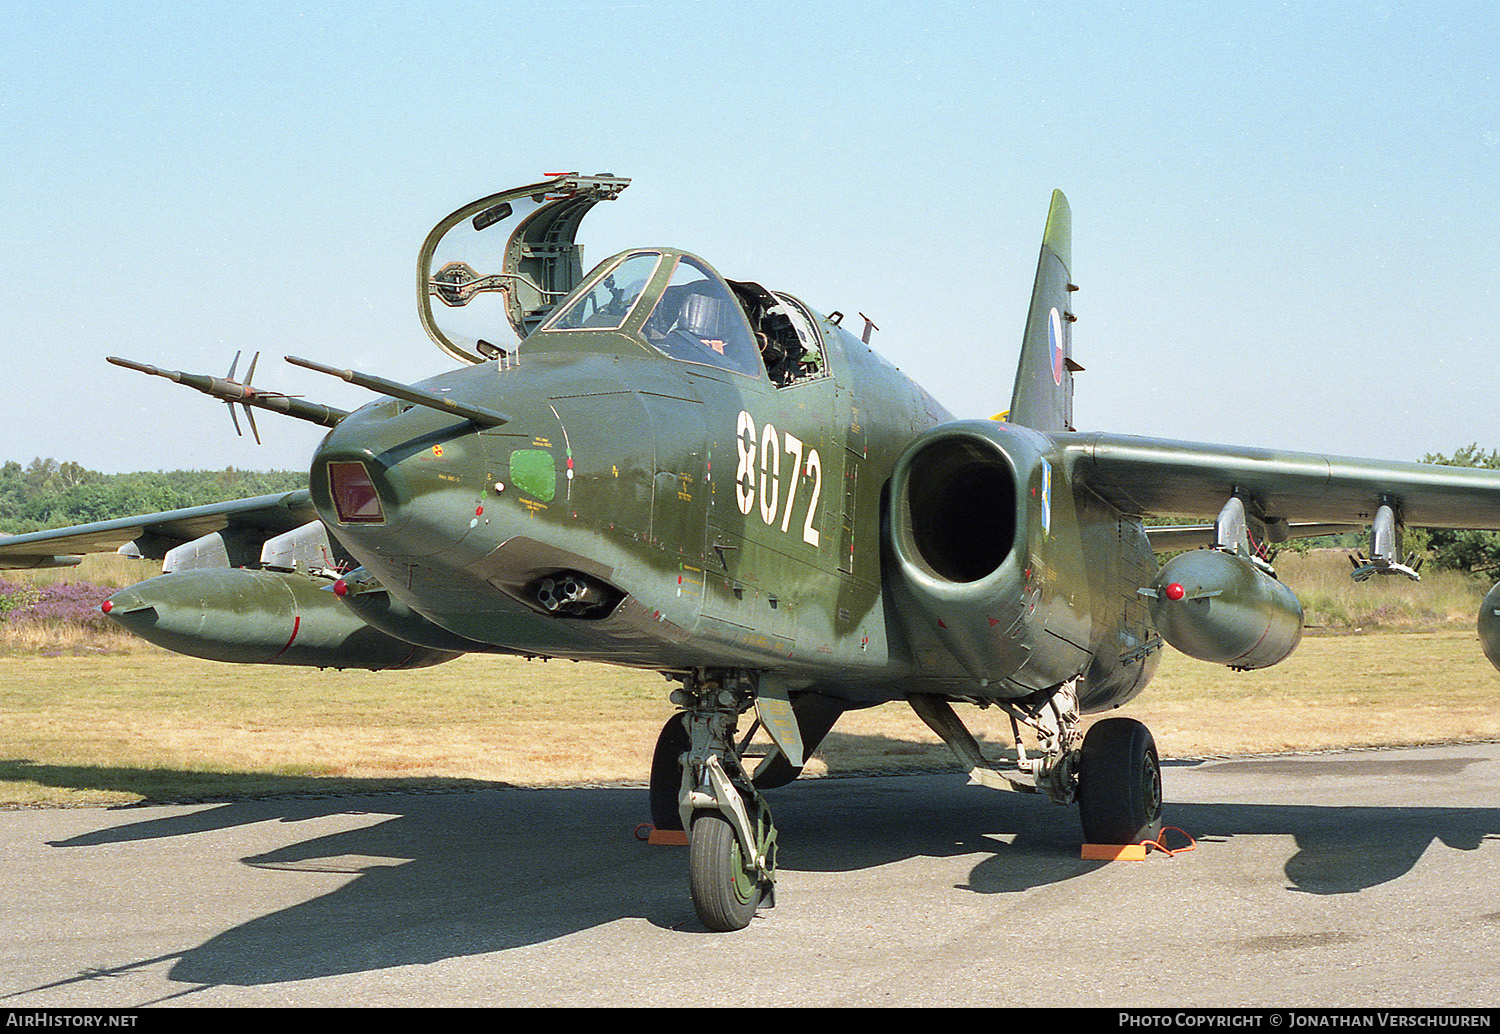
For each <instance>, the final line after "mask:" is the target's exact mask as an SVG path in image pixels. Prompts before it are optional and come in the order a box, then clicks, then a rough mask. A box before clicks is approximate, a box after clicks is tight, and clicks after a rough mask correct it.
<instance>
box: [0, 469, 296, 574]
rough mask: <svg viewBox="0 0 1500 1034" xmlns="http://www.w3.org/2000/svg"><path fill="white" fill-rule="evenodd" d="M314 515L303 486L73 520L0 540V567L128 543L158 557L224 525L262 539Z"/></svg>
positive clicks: (49, 562)
mask: <svg viewBox="0 0 1500 1034" xmlns="http://www.w3.org/2000/svg"><path fill="white" fill-rule="evenodd" d="M317 519H318V514H317V511H316V510H314V509H313V505H312V500H311V499H310V498H309V496H308V493H307V490H306V489H299V490H297V491H295V492H278V493H275V494H272V495H261V496H254V497H252V498H250V499H236V500H234V501H232V502H227V503H209V504H207V505H205V506H189V507H185V508H183V509H181V510H167V511H165V512H162V513H149V514H143V515H141V516H139V517H121V518H119V519H117V520H112V521H96V522H94V523H93V524H77V525H74V526H73V527H71V528H54V529H52V530H50V531H34V532H31V533H30V534H27V535H12V536H9V537H7V538H0V569H16V568H25V567H67V566H71V565H72V564H76V563H78V557H77V554H80V553H103V552H108V551H111V550H117V549H119V548H120V547H121V546H124V545H127V544H129V543H131V542H135V543H137V544H138V545H139V546H140V547H141V552H142V555H145V556H153V557H157V558H160V557H161V556H163V555H164V554H165V552H166V550H168V549H171V548H173V547H175V546H179V545H182V544H184V543H187V542H191V541H193V540H194V539H198V538H201V537H203V536H204V535H209V534H212V533H214V532H221V531H225V530H229V529H244V530H245V531H247V532H252V533H253V534H254V535H255V536H256V537H258V538H260V539H262V540H264V539H266V538H269V537H271V536H274V535H280V534H283V533H285V532H289V531H292V530H294V529H296V528H300V527H302V526H303V525H305V524H307V523H308V522H309V521H315V520H317Z"/></svg>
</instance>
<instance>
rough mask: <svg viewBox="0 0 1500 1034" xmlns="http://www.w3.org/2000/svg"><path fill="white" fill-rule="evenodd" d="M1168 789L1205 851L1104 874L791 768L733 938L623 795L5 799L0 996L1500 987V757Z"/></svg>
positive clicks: (1459, 755)
mask: <svg viewBox="0 0 1500 1034" xmlns="http://www.w3.org/2000/svg"><path fill="white" fill-rule="evenodd" d="M1164 779H1165V783H1166V793H1167V796H1168V806H1167V812H1166V821H1167V823H1168V824H1169V825H1172V826H1177V827H1181V829H1183V830H1184V831H1185V832H1186V834H1188V835H1191V836H1192V837H1195V838H1196V840H1197V846H1196V849H1195V850H1193V851H1190V852H1187V853H1179V854H1176V855H1174V856H1171V857H1168V856H1167V855H1165V854H1153V855H1152V856H1151V857H1150V858H1149V859H1148V860H1147V861H1145V862H1111V863H1102V862H1090V861H1083V860H1081V859H1080V857H1079V847H1080V839H1081V833H1080V830H1079V826H1078V818H1077V814H1076V809H1073V808H1061V807H1058V806H1056V805H1053V804H1051V803H1050V802H1048V801H1046V800H1043V799H1039V798H1035V797H1022V796H1019V795H1015V794H1006V793H999V792H996V791H993V790H985V789H982V788H979V787H974V786H967V785H965V782H964V777H963V776H961V775H957V774H954V775H922V776H902V777H881V778H854V779H823V780H809V781H804V782H799V783H796V784H793V785H792V786H789V787H786V788H784V789H781V790H778V791H774V792H773V794H772V795H771V797H770V799H771V804H772V808H773V811H774V814H775V816H776V819H777V824H778V826H779V828H780V831H781V845H782V846H781V876H780V883H779V888H778V894H777V904H776V907H774V908H770V909H765V910H763V911H762V914H761V915H760V916H759V917H758V918H757V919H756V920H755V922H754V923H753V924H751V926H750V928H749V929H747V930H744V931H741V932H738V933H733V934H711V933H708V932H706V931H705V930H704V929H703V928H702V926H701V925H700V924H699V923H698V922H697V920H696V918H695V917H694V915H693V909H692V904H691V902H690V901H689V899H688V893H687V875H686V869H687V852H686V851H685V850H684V849H682V848H668V847H650V846H647V845H646V844H644V843H642V842H641V841H639V840H638V839H637V836H636V826H637V824H639V823H641V822H642V821H644V820H645V819H646V818H647V811H646V802H645V791H644V790H643V789H638V788H579V789H554V790H523V789H508V788H497V789H494V790H481V791H475V792H466V793H443V794H406V795H400V794H383V795H370V796H351V797H328V798H316V799H276V800H261V801H245V802H238V803H227V804H200V805H190V806H151V807H131V808H116V809H105V808H85V809H60V810H35V811H13V812H6V813H0V861H3V867H0V893H3V901H4V903H5V906H4V909H3V914H0V1007H3V1008H8V1009H23V1010H24V1009H27V1008H36V1007H138V1006H145V1005H191V1006H209V1005H245V1006H282V1005H296V1006H349V1005H355V1006H378V1005H399V1006H455V1005H457V1006H558V1005H582V1006H640V1005H646V1006H653V1005H656V1006H660V1005H666V1006H672V1005H694V1006H701V1005H752V1006H770V1005H782V1006H795V1005H803V1006H806V1005H813V1006H840V1005H846V1006H847V1005H853V1006H869V1005H876V1006H879V1005H888V1006H924V1005H981V1006H1093V1007H1118V1006H1149V1007H1160V1008H1166V1009H1181V1008H1188V1007H1193V1006H1199V1007H1211V1006H1273V1007H1296V1006H1308V1007H1314V1006H1323V1007H1328V1006H1361V1007H1399V1006H1469V1007H1475V1006H1478V1007H1493V1006H1494V1005H1496V1004H1497V1003H1500V993H1497V992H1500V975H1497V974H1500V965H1497V959H1500V746H1497V745H1494V744H1478V745H1467V746H1456V747H1440V748H1422V749H1410V750H1389V751H1359V752H1348V753H1339V754H1327V755H1306V756H1286V757H1275V758H1259V759H1241V760H1229V761H1200V762H1176V763H1169V764H1168V765H1166V766H1165V771H1164ZM1169 836H1170V837H1171V839H1169V840H1168V844H1169V846H1176V845H1177V844H1181V843H1186V840H1185V839H1184V838H1183V837H1179V836H1175V835H1170V834H1169Z"/></svg>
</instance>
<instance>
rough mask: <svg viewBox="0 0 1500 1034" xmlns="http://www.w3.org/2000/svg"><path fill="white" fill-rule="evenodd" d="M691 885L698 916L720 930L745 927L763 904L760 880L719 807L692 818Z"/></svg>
mask: <svg viewBox="0 0 1500 1034" xmlns="http://www.w3.org/2000/svg"><path fill="white" fill-rule="evenodd" d="M688 887H689V889H690V890H691V891H692V894H693V908H694V909H695V910H696V911H697V913H698V919H699V920H700V921H701V922H702V923H703V925H704V926H706V927H708V928H709V929H710V930H714V931H716V932H719V933H727V932H729V931H731V930H743V929H744V928H745V927H747V926H749V925H750V920H752V919H754V918H755V910H756V909H757V908H758V907H759V906H760V899H761V889H762V888H761V886H760V882H759V881H758V880H757V879H756V875H755V872H754V871H753V870H752V869H751V868H750V867H749V866H748V865H746V864H745V858H744V852H743V851H742V850H741V848H740V838H739V837H737V836H735V833H734V826H732V825H731V824H730V822H729V820H728V819H726V818H725V817H724V816H723V815H721V814H720V813H719V812H717V811H703V812H699V813H698V814H697V815H696V816H695V817H694V818H693V835H692V838H691V847H690V848H689V860H688Z"/></svg>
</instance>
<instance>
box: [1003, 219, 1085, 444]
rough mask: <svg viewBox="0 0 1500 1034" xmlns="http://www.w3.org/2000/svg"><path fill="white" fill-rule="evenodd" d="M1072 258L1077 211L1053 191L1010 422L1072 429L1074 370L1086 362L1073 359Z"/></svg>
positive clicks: (1045, 427) (1056, 428)
mask: <svg viewBox="0 0 1500 1034" xmlns="http://www.w3.org/2000/svg"><path fill="white" fill-rule="evenodd" d="M1072 263H1073V212H1072V209H1070V208H1069V207H1068V199H1067V198H1066V197H1064V196H1063V192H1062V191H1060V190H1054V191H1053V192H1052V207H1051V208H1050V209H1049V210H1048V212H1047V229H1046V231H1045V232H1044V233H1043V234H1042V254H1041V257H1040V258H1039V259H1038V260H1037V264H1036V284H1035V285H1034V286H1033V287H1032V289H1031V313H1030V315H1029V316H1027V318H1026V336H1025V338H1024V339H1023V340H1022V342H1021V363H1020V366H1019V367H1018V368H1017V370H1016V387H1015V391H1014V392H1012V394H1011V399H1010V414H1009V416H1008V419H1009V420H1010V422H1011V423H1014V424H1021V425H1022V426H1024V427H1032V428H1035V429H1036V430H1038V431H1067V430H1072V428H1073V372H1074V371H1075V370H1080V369H1082V367H1080V366H1078V365H1077V364H1076V363H1074V362H1073V358H1072V342H1073V331H1072V325H1073V318H1074V317H1073V313H1072V312H1071V311H1070V306H1069V303H1068V295H1069V294H1070V293H1071V292H1072V291H1075V290H1077V288H1076V287H1074V286H1073V284H1072V282H1071V281H1070V280H1069V273H1068V267H1069V266H1070V265H1072Z"/></svg>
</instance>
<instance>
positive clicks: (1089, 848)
mask: <svg viewBox="0 0 1500 1034" xmlns="http://www.w3.org/2000/svg"><path fill="white" fill-rule="evenodd" d="M1169 829H1170V830H1175V831H1176V832H1178V833H1182V835H1183V836H1185V837H1187V840H1188V842H1187V846H1186V847H1178V848H1171V847H1168V846H1167V845H1166V836H1167V830H1169ZM1197 847H1198V842H1197V841H1196V840H1194V839H1193V838H1192V837H1190V836H1188V835H1187V833H1185V832H1183V831H1182V830H1181V829H1178V828H1177V827H1176V826H1163V827H1162V831H1161V833H1160V835H1158V836H1157V838H1156V839H1155V840H1142V841H1141V842H1140V843H1139V844H1084V845H1083V853H1082V855H1081V857H1082V858H1083V859H1084V860H1085V861H1090V862H1144V861H1145V860H1146V855H1148V854H1150V853H1151V852H1152V851H1160V852H1161V853H1162V854H1164V855H1166V856H1167V857H1168V858H1170V857H1172V856H1173V855H1179V854H1184V853H1186V852H1188V851H1192V850H1196V849H1197Z"/></svg>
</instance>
